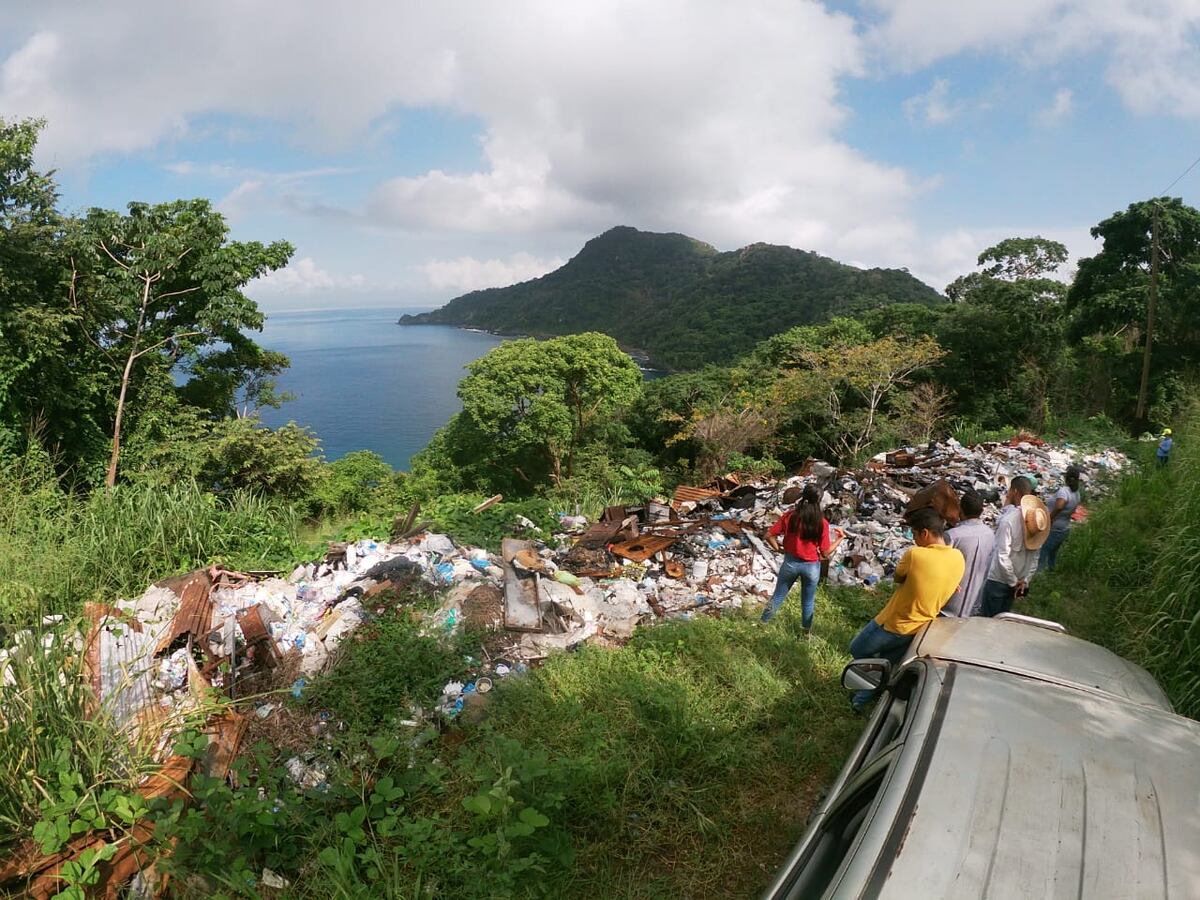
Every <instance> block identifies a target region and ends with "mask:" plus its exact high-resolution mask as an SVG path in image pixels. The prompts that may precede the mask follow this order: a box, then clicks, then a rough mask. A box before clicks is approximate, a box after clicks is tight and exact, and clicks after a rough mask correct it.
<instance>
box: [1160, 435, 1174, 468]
mask: <svg viewBox="0 0 1200 900" xmlns="http://www.w3.org/2000/svg"><path fill="white" fill-rule="evenodd" d="M1174 446H1175V439H1174V438H1172V437H1171V429H1170V428H1164V429H1163V432H1162V440H1161V441H1159V442H1158V453H1157V456H1158V464H1159V465H1160V466H1165V465H1166V464H1167V462H1168V461H1169V460H1170V458H1171V448H1172V447H1174Z"/></svg>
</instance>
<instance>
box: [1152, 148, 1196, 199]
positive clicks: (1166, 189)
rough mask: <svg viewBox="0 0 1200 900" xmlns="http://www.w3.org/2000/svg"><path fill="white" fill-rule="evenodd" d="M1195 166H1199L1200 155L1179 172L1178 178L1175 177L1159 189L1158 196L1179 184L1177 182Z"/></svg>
mask: <svg viewBox="0 0 1200 900" xmlns="http://www.w3.org/2000/svg"><path fill="white" fill-rule="evenodd" d="M1196 166H1200V156H1197V157H1196V159H1195V160H1194V161H1193V162H1192V164H1191V165H1190V166H1188V167H1187V168H1186V169H1184V170H1183V171H1182V172H1181V173H1180V174H1179V177H1178V178H1176V179H1175V180H1174V181H1172V182H1171V183H1170V184H1168V185H1167V186H1166V187H1165V188H1164V189H1163V190H1162V191H1160V192H1159V196H1160V197H1161V196H1163V195H1164V194H1166V193H1167V191H1169V190H1171V188H1173V187H1175V185H1177V184H1179V182H1181V181H1183V179H1184V177H1185V176H1186V175H1187V173H1188V172H1190V171H1192V169H1194V168H1196Z"/></svg>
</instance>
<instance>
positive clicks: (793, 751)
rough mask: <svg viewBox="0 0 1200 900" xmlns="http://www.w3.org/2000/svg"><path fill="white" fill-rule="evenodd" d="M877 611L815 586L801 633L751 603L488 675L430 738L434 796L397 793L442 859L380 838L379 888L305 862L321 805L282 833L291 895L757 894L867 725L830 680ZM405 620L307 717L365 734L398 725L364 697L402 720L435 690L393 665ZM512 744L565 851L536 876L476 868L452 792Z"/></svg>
mask: <svg viewBox="0 0 1200 900" xmlns="http://www.w3.org/2000/svg"><path fill="white" fill-rule="evenodd" d="M877 603H878V600H877V598H874V597H872V596H871V595H867V594H865V593H861V592H837V593H834V594H827V593H825V592H824V591H822V593H821V594H820V595H819V597H818V606H817V619H816V627H815V630H814V633H813V637H812V639H811V640H809V641H807V642H805V641H802V640H800V639H799V637H798V634H799V618H798V612H797V610H796V609H794V608H793V607H794V606H795V604H794V603H793V604H789V605H788V606H785V608H784V611H783V613H781V615H780V616H779V617H777V619H776V620H775V622H774V623H772V625H771V626H769V627H763V626H758V625H756V624H755V616H753V615H746V616H741V615H738V616H733V617H730V618H726V619H722V620H716V619H710V618H706V617H701V618H697V619H693V620H691V621H676V622H667V623H662V624H660V625H657V626H654V627H648V628H644V629H642V630H640V631H639V632H638V633H637V635H636V636H635V637H634V639H633V640H632V641H631V642H630V643H629V644H628V645H626V646H624V647H620V648H606V647H602V646H595V645H590V646H586V647H583V648H581V649H580V650H579V651H577V652H574V653H569V654H560V655H557V656H555V657H552V658H551V659H550V660H548V661H547V662H546V664H545V665H544V666H543V667H542V668H540V669H537V670H535V671H532V672H530V673H528V674H527V675H525V676H522V677H510V678H507V679H504V680H502V681H500V682H499V684H498V685H497V689H496V690H495V691H494V692H493V693H492V694H491V700H490V702H489V703H488V704H487V709H486V714H485V715H484V717H483V718H482V721H479V722H476V723H475V724H471V725H466V724H464V725H462V726H461V727H454V728H451V729H450V730H449V731H447V732H445V733H444V734H443V735H442V737H441V738H440V740H438V741H437V742H436V743H435V744H434V745H432V746H431V747H428V748H425V750H426V751H427V752H429V754H430V757H435V758H436V759H437V760H439V761H440V762H439V763H438V765H439V766H440V768H438V769H437V776H436V782H437V790H436V791H435V792H430V791H428V790H426V789H423V788H419V789H416V790H413V791H412V792H410V795H409V802H410V805H409V806H408V807H407V810H408V812H407V815H409V816H410V819H411V821H413V822H418V821H419V822H422V823H425V822H433V823H436V824H435V825H432V826H430V827H431V828H432V830H433V831H434V832H436V834H435V835H434V836H433V837H431V838H429V839H428V841H429V842H432V843H433V844H435V845H436V846H444V847H446V849H444V850H441V851H439V852H438V853H437V855H436V859H437V860H438V861H437V862H435V863H434V864H433V865H432V866H431V865H430V864H429V860H428V855H426V856H422V855H421V853H420V852H417V851H415V850H413V849H412V848H411V847H408V848H406V847H405V846H403V845H402V844H399V843H397V842H395V841H389V840H383V841H382V843H381V848H380V850H381V853H382V855H383V856H384V857H385V858H386V859H388V860H389V864H388V865H387V866H386V867H385V868H386V869H387V872H388V874H387V875H386V876H384V877H383V878H382V880H380V879H376V880H375V881H372V880H371V879H370V875H369V873H367V872H366V871H365V870H363V869H361V868H360V869H358V870H356V874H354V875H353V876H351V877H347V876H346V875H344V874H339V873H336V872H334V871H332V870H331V869H330V868H329V867H323V866H321V865H318V864H317V863H316V862H315V859H314V857H315V855H316V854H317V852H318V850H319V849H320V848H321V847H322V846H327V845H328V844H329V843H330V842H331V840H332V838H330V837H329V836H327V835H322V833H321V825H320V824H319V823H320V821H321V820H322V819H325V820H327V819H328V818H330V816H318V817H317V824H315V825H306V826H303V827H302V829H301V832H300V833H298V834H297V835H296V836H295V838H294V839H293V840H294V841H295V842H298V843H300V844H303V845H305V846H307V847H308V849H307V850H304V851H302V852H301V854H300V859H299V860H298V861H297V862H298V865H299V868H300V869H301V874H300V875H299V876H298V879H299V880H298V884H299V883H302V884H303V885H304V887H303V891H302V895H303V896H306V897H308V896H312V897H316V896H365V895H375V896H393V897H412V896H417V895H419V894H420V891H421V890H433V891H434V893H435V894H436V893H443V894H444V895H447V896H456V897H475V896H551V897H746V896H751V895H753V894H754V893H756V892H757V891H759V890H761V888H762V887H763V886H764V885H765V883H766V882H767V880H768V879H769V878H770V877H771V876H772V875H773V873H774V871H775V869H776V867H777V866H778V865H779V863H780V862H781V861H782V860H783V858H784V857H785V855H786V854H787V852H788V851H789V850H790V849H791V847H792V846H793V844H794V842H795V841H796V840H797V838H798V837H799V835H800V832H801V831H802V830H803V827H804V823H805V820H806V818H807V815H808V812H809V810H810V809H811V807H812V805H813V803H814V802H815V801H816V799H817V798H818V797H819V795H820V792H821V790H822V789H823V788H824V786H825V785H827V784H828V783H829V781H830V780H831V779H832V778H833V776H834V774H835V773H836V771H837V769H838V768H839V767H840V764H841V761H842V760H843V759H844V758H845V754H846V753H847V752H848V750H849V747H850V746H851V744H852V743H853V741H854V740H855V738H856V737H857V735H858V733H859V731H860V730H861V727H862V721H861V719H859V718H857V717H855V716H854V715H853V714H852V713H851V712H850V709H849V705H848V703H847V700H846V696H845V694H844V692H843V690H842V688H841V687H840V685H839V683H838V682H839V676H840V673H841V669H842V666H843V665H844V663H845V661H846V659H847V656H846V653H845V652H844V648H845V646H846V645H847V643H848V642H849V640H850V637H851V636H852V634H853V633H854V632H855V631H856V630H857V628H858V627H859V626H860V624H861V622H862V621H863V620H865V618H866V617H867V616H868V615H869V614H870V613H871V612H873V611H874V608H875V606H876V604H877ZM403 630H404V629H403V628H400V629H395V628H388V629H385V630H384V631H382V632H380V634H379V635H378V636H377V637H373V636H370V635H368V636H367V637H366V639H365V640H363V641H356V642H354V644H353V646H352V649H351V650H350V651H349V655H350V658H349V659H348V660H343V665H345V666H347V668H346V669H345V671H346V672H347V673H350V672H357V673H358V674H357V676H355V675H349V674H347V675H346V676H340V675H337V674H335V675H334V676H331V679H332V680H336V684H328V685H326V684H323V683H322V682H320V681H319V682H318V683H317V684H315V685H314V693H313V697H312V698H311V699H310V701H309V706H310V709H309V712H310V714H314V713H315V712H316V711H317V709H318V708H320V709H321V710H322V711H326V712H328V713H331V714H332V716H333V718H334V719H341V720H343V721H345V720H349V727H350V729H351V731H353V730H354V729H355V728H358V727H361V726H362V725H366V724H370V725H371V731H373V732H374V735H375V736H376V737H377V736H379V735H388V734H396V733H397V731H396V728H395V727H394V726H393V725H389V723H388V721H387V720H386V719H379V718H375V719H369V718H367V719H364V717H363V710H364V708H365V707H364V703H363V701H364V700H367V699H370V698H379V697H386V696H392V697H395V698H396V699H397V701H399V702H398V703H397V704H394V705H393V706H394V708H395V709H396V711H397V715H398V716H399V717H403V715H405V713H404V712H403V709H404V708H405V707H406V702H413V701H420V700H422V697H421V696H420V695H421V692H422V691H424V692H425V693H426V697H425V699H426V700H429V701H431V700H432V695H430V694H429V687H428V685H425V686H422V687H421V688H420V689H418V690H414V688H416V687H417V685H416V679H417V678H418V677H419V676H420V673H417V672H414V671H413V670H412V668H411V667H409V666H405V665H403V663H402V658H403V657H407V656H409V655H411V654H412V653H414V652H416V653H421V654H428V653H429V652H430V648H429V647H419V646H418V645H417V643H416V642H419V641H426V642H427V641H429V640H431V638H414V637H412V636H409V637H402V636H401V632H403ZM379 640H382V641H383V642H384V643H383V644H382V645H381V644H380V643H378V642H377V641H379ZM433 655H437V654H436V652H435V653H434V654H433ZM442 659H443V660H444V661H445V662H449V660H450V657H448V656H443V657H442ZM371 660H375V661H376V663H374V664H364V665H360V663H367V662H368V661H371ZM387 660H391V662H387ZM447 671H449V670H447ZM331 679H326V681H330V680H331ZM356 682H357V683H356ZM438 690H440V683H439V685H438V686H437V687H436V688H435V689H434V691H433V694H436V693H437V691H438ZM383 708H384V707H377V708H376V709H377V711H381V710H382V709H383ZM400 733H401V734H403V731H401V732H400ZM363 736H365V737H367V738H368V740H367V741H366V743H367V744H370V743H372V740H371V735H370V734H364V735H363ZM351 737H352V738H353V736H351ZM517 744H519V745H520V746H522V747H524V748H526V749H527V752H533V753H535V754H545V755H546V757H547V759H548V760H549V761H550V769H551V773H550V774H549V775H545V776H543V777H541V778H540V779H533V780H530V781H529V782H528V783H523V784H522V785H521V787H520V789H519V791H518V793H519V795H520V797H521V803H527V804H529V805H531V806H534V807H536V808H537V809H538V810H540V811H542V812H544V813H545V814H546V815H547V816H548V817H549V819H550V821H551V826H550V828H551V830H552V831H553V832H555V834H556V835H558V836H559V837H561V838H562V839H563V842H564V843H565V844H567V845H568V846H569V847H570V848H571V851H572V852H571V853H570V854H569V858H555V857H553V856H551V857H549V858H544V859H543V861H542V863H541V871H540V872H535V871H530V872H527V873H525V874H523V875H521V876H520V877H519V878H517V879H516V881H515V884H514V885H511V886H509V887H505V886H504V885H505V884H507V882H506V881H504V880H503V879H504V878H506V877H508V875H509V874H510V873H511V864H505V865H504V866H502V867H501V868H500V870H499V871H498V872H494V873H489V874H487V875H486V876H481V874H480V873H481V870H483V869H484V868H485V867H487V866H490V865H493V864H494V863H493V862H491V861H489V860H487V859H484V858H482V857H478V856H473V855H472V851H471V849H470V848H469V847H468V846H466V844H467V843H468V842H469V840H472V839H474V838H473V837H472V836H475V837H478V836H480V835H485V834H486V833H487V831H486V828H487V826H486V824H484V823H481V822H480V821H478V820H476V819H475V818H473V817H472V816H471V815H469V814H468V813H466V812H465V811H464V808H463V804H462V801H463V799H464V798H465V797H468V796H469V795H470V794H472V793H473V792H475V791H477V790H479V789H480V785H481V783H482V784H483V787H484V788H486V787H487V785H488V784H490V783H491V777H490V776H488V777H485V776H483V775H481V772H480V766H479V765H478V763H477V762H473V760H480V759H487V758H490V757H495V756H496V753H497V749H496V748H497V747H499V746H502V745H513V746H515V745H517ZM422 752H424V751H422ZM430 757H425V759H426V761H425V762H424V763H422V762H416V763H415V765H416V769H414V768H413V765H414V764H412V763H410V764H409V765H408V767H407V770H404V769H401V770H397V771H396V772H395V775H396V777H398V778H399V777H400V773H401V772H403V771H407V772H409V773H411V772H413V771H416V770H419V769H420V768H421V766H422V765H428V764H429V762H428V759H429V758H430ZM342 758H343V759H347V758H351V759H353V758H355V754H354V753H349V754H343V755H342ZM339 777H340V776H339ZM355 778H356V776H354V775H350V776H349V778H348V779H347V780H349V781H351V782H353V781H354V780H355ZM305 802H311V801H305ZM330 815H332V814H330ZM422 827H424V826H422ZM522 852H524V851H522ZM296 864H297V863H293V871H295V868H294V867H295V865H296Z"/></svg>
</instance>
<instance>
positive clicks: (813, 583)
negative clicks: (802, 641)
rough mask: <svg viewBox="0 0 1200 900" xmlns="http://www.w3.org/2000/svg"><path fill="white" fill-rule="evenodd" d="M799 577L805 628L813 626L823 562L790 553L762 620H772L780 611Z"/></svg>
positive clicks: (786, 557)
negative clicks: (814, 607)
mask: <svg viewBox="0 0 1200 900" xmlns="http://www.w3.org/2000/svg"><path fill="white" fill-rule="evenodd" d="M797 578H799V579H800V606H801V609H802V610H803V613H804V616H803V624H804V628H805V630H807V629H809V628H812V622H813V606H814V605H815V604H816V602H817V582H818V581H820V580H821V564H820V563H819V562H805V561H804V560H802V559H799V558H797V557H795V556H792V555H791V554H790V553H789V554H788V555H786V556H784V558H783V564H782V565H780V567H779V580H778V581H776V582H775V593H774V594H772V595H771V602H770V603H768V604H767V608H766V609H764V610H763V614H762V620H763V621H764V622H770V621H771V619H772V618H774V616H775V613H777V612H779V607H781V606H783V601H784V600H786V599H787V595H788V593H789V592H790V591H791V589H792V585H793V584H795V583H796V579H797Z"/></svg>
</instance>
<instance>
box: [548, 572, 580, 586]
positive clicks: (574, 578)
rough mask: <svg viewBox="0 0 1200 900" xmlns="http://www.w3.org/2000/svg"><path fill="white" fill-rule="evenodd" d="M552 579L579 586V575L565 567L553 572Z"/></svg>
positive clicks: (560, 582)
mask: <svg viewBox="0 0 1200 900" xmlns="http://www.w3.org/2000/svg"><path fill="white" fill-rule="evenodd" d="M554 580H555V581H557V582H558V583H559V584H565V585H569V586H571V587H578V586H579V576H578V575H576V574H574V573H573V572H568V571H567V570H566V569H559V570H558V571H557V572H555V573H554Z"/></svg>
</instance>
